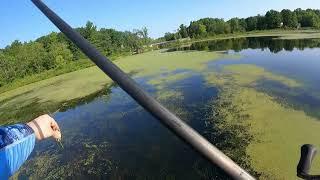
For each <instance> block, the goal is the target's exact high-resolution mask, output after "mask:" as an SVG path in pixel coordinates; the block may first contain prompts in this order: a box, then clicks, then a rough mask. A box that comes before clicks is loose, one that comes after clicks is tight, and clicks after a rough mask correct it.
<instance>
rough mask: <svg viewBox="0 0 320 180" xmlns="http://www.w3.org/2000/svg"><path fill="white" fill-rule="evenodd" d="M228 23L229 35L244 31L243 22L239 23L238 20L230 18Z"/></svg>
mask: <svg viewBox="0 0 320 180" xmlns="http://www.w3.org/2000/svg"><path fill="white" fill-rule="evenodd" d="M228 23H229V24H230V28H231V33H235V32H244V31H245V30H246V29H245V27H243V26H245V25H244V23H245V22H243V21H242V22H240V19H239V18H232V19H230V20H229V21H228Z"/></svg>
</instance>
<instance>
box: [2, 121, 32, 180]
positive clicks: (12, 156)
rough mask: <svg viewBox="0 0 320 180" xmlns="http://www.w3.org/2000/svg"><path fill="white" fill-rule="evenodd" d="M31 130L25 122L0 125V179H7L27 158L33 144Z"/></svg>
mask: <svg viewBox="0 0 320 180" xmlns="http://www.w3.org/2000/svg"><path fill="white" fill-rule="evenodd" d="M35 139H36V138H35V135H34V132H33V130H32V129H31V128H30V127H29V126H28V125H26V124H15V125H12V126H5V127H0V179H1V180H2V179H9V177H10V176H12V175H13V174H14V173H15V172H16V171H17V170H18V169H19V168H20V166H21V165H22V164H23V163H24V162H25V161H26V160H27V158H28V157H29V155H30V153H31V152H32V150H33V148H34V145H35Z"/></svg>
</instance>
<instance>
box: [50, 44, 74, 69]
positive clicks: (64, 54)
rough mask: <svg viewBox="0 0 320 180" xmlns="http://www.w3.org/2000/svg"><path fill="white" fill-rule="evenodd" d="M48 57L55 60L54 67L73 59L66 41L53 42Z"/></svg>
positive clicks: (59, 66)
mask: <svg viewBox="0 0 320 180" xmlns="http://www.w3.org/2000/svg"><path fill="white" fill-rule="evenodd" d="M48 57H49V58H50V59H51V60H53V61H54V67H58V68H61V67H63V66H65V65H66V64H67V63H68V62H71V61H72V59H73V54H72V52H71V51H70V50H69V49H68V46H67V45H66V44H64V43H59V42H57V43H52V44H50V47H49V52H48Z"/></svg>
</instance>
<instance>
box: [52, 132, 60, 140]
mask: <svg viewBox="0 0 320 180" xmlns="http://www.w3.org/2000/svg"><path fill="white" fill-rule="evenodd" d="M52 136H53V138H55V139H61V132H60V131H53V133H52Z"/></svg>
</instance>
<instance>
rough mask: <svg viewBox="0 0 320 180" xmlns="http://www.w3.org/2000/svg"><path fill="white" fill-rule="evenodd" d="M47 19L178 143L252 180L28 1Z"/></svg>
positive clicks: (76, 35) (83, 41)
mask: <svg viewBox="0 0 320 180" xmlns="http://www.w3.org/2000/svg"><path fill="white" fill-rule="evenodd" d="M31 1H32V2H33V3H34V5H36V6H37V7H38V8H39V9H40V10H41V11H42V13H43V14H44V15H45V16H47V18H48V19H49V20H50V21H51V22H52V23H53V24H55V25H56V26H57V28H59V29H60V31H61V32H62V33H63V34H65V35H66V36H67V37H68V38H69V39H70V40H71V41H72V42H73V43H74V44H76V45H77V46H78V47H79V48H80V49H81V51H82V52H83V53H84V54H86V55H87V56H88V57H89V58H90V59H91V60H92V61H93V62H94V63H95V64H96V65H97V66H98V67H99V68H100V69H101V70H102V71H103V72H104V73H105V74H106V75H108V76H109V77H110V78H111V79H112V80H113V81H114V82H116V83H117V84H118V85H119V86H120V87H121V88H122V89H123V90H124V91H126V92H127V93H128V94H129V95H130V96H131V97H132V98H133V99H134V100H136V101H137V102H138V103H139V104H140V105H141V106H142V107H144V109H146V110H147V111H148V112H149V113H151V114H152V115H153V116H154V117H155V118H157V119H158V120H160V121H161V123H163V124H164V125H165V126H166V127H167V128H169V129H170V130H171V131H172V132H173V133H174V134H176V135H177V136H178V137H180V138H181V139H182V140H184V141H185V142H187V143H188V144H189V145H191V146H192V147H193V148H194V149H196V150H197V151H198V152H199V153H200V154H202V155H203V156H204V157H206V158H207V159H208V160H209V161H210V162H212V163H213V164H215V165H217V166H218V167H220V168H221V169H222V170H223V171H224V172H226V173H227V174H228V175H229V176H231V177H232V178H234V179H250V180H251V179H255V178H254V177H253V176H251V175H250V174H249V173H248V172H247V171H245V170H244V169H242V168H241V167H240V166H239V165H238V164H236V163H235V162H234V161H232V160H231V159H230V158H229V157H228V156H226V155H225V154H224V153H223V152H221V151H220V150H219V149H218V148H216V147H215V146H214V145H212V144H211V143H210V142H209V141H207V140H206V139H205V138H204V137H202V136H201V135H200V134H199V133H197V132H196V131H195V130H194V129H192V128H191V127H190V126H189V125H187V124H186V123H185V122H183V121H182V120H181V119H180V118H178V117H177V116H176V115H174V114H173V113H172V112H170V111H169V110H168V109H166V108H165V107H164V106H163V105H161V104H160V103H159V102H158V101H156V100H155V99H154V98H153V97H152V96H150V95H149V94H148V93H146V92H145V91H144V90H143V89H142V88H141V87H140V86H139V85H138V84H137V83H136V82H135V81H134V80H133V79H132V78H130V77H129V76H128V75H127V74H126V73H125V72H123V71H122V70H121V69H120V68H119V67H117V66H116V65H115V64H113V63H112V62H111V61H110V60H109V59H108V58H107V57H105V56H103V55H102V54H101V53H100V52H99V51H98V50H97V49H96V48H95V47H94V46H93V45H91V44H90V43H89V42H88V41H87V40H86V39H85V38H84V37H82V36H81V35H80V33H78V32H76V31H75V30H74V29H73V28H72V27H71V26H70V25H68V24H67V23H66V22H65V21H63V19H61V18H60V17H59V16H58V15H57V14H56V13H55V12H53V11H52V10H51V9H50V8H49V7H47V6H46V5H45V4H44V3H43V2H42V1H41V0H31Z"/></svg>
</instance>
